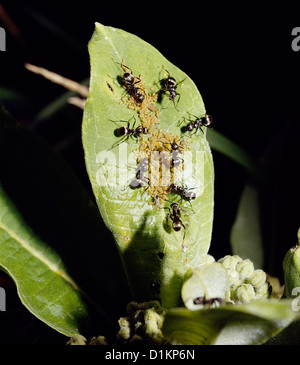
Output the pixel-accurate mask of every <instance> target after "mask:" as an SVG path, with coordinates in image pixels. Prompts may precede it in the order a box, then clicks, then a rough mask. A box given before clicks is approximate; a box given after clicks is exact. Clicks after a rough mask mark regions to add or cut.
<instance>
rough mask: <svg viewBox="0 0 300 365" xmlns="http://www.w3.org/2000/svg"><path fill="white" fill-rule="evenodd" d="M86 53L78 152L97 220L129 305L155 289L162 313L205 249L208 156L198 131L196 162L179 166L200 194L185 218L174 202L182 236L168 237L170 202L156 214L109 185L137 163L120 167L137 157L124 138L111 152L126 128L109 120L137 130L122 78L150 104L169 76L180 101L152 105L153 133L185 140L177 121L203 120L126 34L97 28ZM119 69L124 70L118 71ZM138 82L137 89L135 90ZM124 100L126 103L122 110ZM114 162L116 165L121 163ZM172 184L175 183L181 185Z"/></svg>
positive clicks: (184, 88)
mask: <svg viewBox="0 0 300 365" xmlns="http://www.w3.org/2000/svg"><path fill="white" fill-rule="evenodd" d="M89 51H90V56H91V82H90V91H89V97H88V100H87V104H86V107H85V111H84V120H83V145H84V150H85V159H86V165H87V170H88V174H89V177H90V180H91V183H92V187H93V191H94V194H95V197H96V200H97V203H98V206H99V209H100V212H101V215H102V217H103V220H104V222H105V223H106V225H107V226H108V228H109V229H110V230H111V231H112V233H113V235H114V238H115V240H116V242H117V245H118V248H119V251H120V254H121V257H122V260H123V262H124V266H125V269H126V272H127V275H128V279H129V283H130V286H131V288H132V291H133V294H134V297H135V299H136V300H143V301H144V300H150V299H156V298H159V296H158V295H157V294H156V293H155V291H153V289H152V288H151V283H152V282H153V281H156V282H159V283H160V288H161V290H160V298H161V301H162V304H163V306H164V307H167V308H168V307H172V306H175V305H177V304H179V302H180V288H181V285H182V280H183V277H184V275H185V273H186V272H187V271H188V270H189V269H190V268H191V267H195V266H197V265H199V264H200V263H203V262H205V259H206V253H207V251H208V248H209V245H210V239H211V229H212V215H213V164H212V158H211V152H210V148H209V145H208V143H207V141H206V138H205V133H201V132H200V131H198V133H197V134H194V135H193V137H191V141H190V142H191V146H192V150H193V151H194V152H195V151H198V152H199V154H198V155H196V154H193V155H192V157H191V160H188V159H187V160H186V159H185V163H187V164H188V163H190V164H191V165H192V164H193V165H194V167H195V169H194V170H195V171H196V172H195V173H194V174H198V175H197V176H196V178H197V179H196V180H195V181H196V182H194V184H195V185H191V184H192V183H193V182H192V181H193V180H192V177H194V176H189V178H188V179H185V183H186V184H187V186H188V187H189V188H198V191H199V192H200V193H199V194H198V195H197V198H196V199H195V200H194V201H193V204H192V210H191V206H190V204H189V203H188V202H185V201H182V202H181V201H180V199H178V198H176V199H177V201H178V202H179V203H180V205H181V206H182V207H183V209H184V212H183V213H182V222H183V223H184V225H185V227H186V229H182V230H181V231H180V232H175V231H174V230H172V228H171V227H170V225H169V226H168V225H167V224H166V217H167V214H168V207H170V202H169V200H170V199H171V200H172V199H175V198H174V197H173V196H172V194H169V195H168V196H167V200H168V201H163V203H162V205H161V206H160V207H159V208H158V207H156V206H155V204H154V205H153V204H152V205H149V202H150V203H151V201H152V200H153V199H151V197H150V196H149V195H148V193H147V191H145V190H144V189H131V188H130V187H129V183H130V178H128V179H127V180H126V179H125V182H124V181H123V184H116V178H117V177H118V176H119V177H120V176H124V175H125V174H126V172H127V171H128V170H130V168H128V165H129V166H131V171H132V172H131V179H133V177H134V169H135V167H136V161H135V160H134V159H133V160H131V161H130V160H126V156H130V153H131V152H133V151H134V150H137V149H138V148H139V143H136V141H134V139H133V138H129V139H128V140H127V141H126V143H122V144H120V146H119V149H120V151H121V152H120V151H119V149H118V148H112V147H113V146H115V145H116V143H118V140H120V137H119V139H118V138H117V137H116V136H115V135H114V131H115V130H116V128H118V127H119V128H120V127H121V126H124V125H126V124H124V123H123V124H122V123H119V124H118V123H113V122H112V120H113V121H128V120H131V121H133V119H132V118H133V117H134V118H135V119H136V121H137V123H136V125H135V126H137V125H139V124H140V122H141V120H140V119H141V118H142V117H141V110H138V108H137V107H136V106H135V105H134V103H133V102H132V100H129V101H128V99H127V98H128V94H126V90H125V89H124V87H122V83H121V82H119V81H120V80H122V75H123V73H124V72H125V71H126V72H132V74H133V75H134V76H135V77H140V78H141V80H142V81H141V82H142V83H143V84H144V85H145V87H146V89H145V93H146V94H147V95H152V96H153V94H155V92H156V91H158V90H159V88H160V84H159V82H160V80H161V79H163V78H166V77H168V73H169V74H170V75H171V76H172V77H174V78H175V79H176V80H177V82H179V84H178V89H177V91H178V93H180V100H179V98H178V100H179V102H178V105H177V106H176V105H174V104H173V102H172V101H170V100H169V97H168V94H167V93H166V95H163V96H162V100H161V101H159V100H158V101H157V102H156V103H155V107H154V108H153V105H152V110H155V112H157V111H158V110H160V114H159V118H158V119H159V122H158V124H157V125H156V127H158V128H160V130H161V131H162V132H163V133H168V135H172V136H174V138H175V137H180V138H184V137H185V138H186V136H183V133H182V132H181V128H180V123H184V122H185V123H187V121H186V120H184V117H185V118H187V119H189V118H192V116H193V115H197V116H199V117H200V116H204V115H205V108H204V104H203V101H202V98H201V96H200V94H199V92H198V90H197V88H196V86H195V85H194V83H193V82H192V80H191V79H190V78H189V77H188V76H187V75H186V74H185V73H183V72H182V71H180V70H179V69H178V68H177V67H175V66H174V65H173V64H171V63H170V62H169V61H167V60H166V59H165V58H164V57H163V56H162V55H161V54H160V53H159V52H158V51H157V50H156V49H155V48H153V47H152V46H151V45H149V44H148V43H146V42H144V41H142V40H141V39H139V38H138V37H136V36H134V35H132V34H129V33H126V32H125V31H122V30H119V29H115V28H111V27H105V26H103V25H101V24H98V23H97V24H96V30H95V32H94V35H93V37H92V40H91V41H90V44H89ZM122 61H124V63H125V65H126V67H123V69H122V67H121V66H122V65H121V63H122ZM128 68H130V69H128ZM124 70H125V71H124ZM141 82H140V81H139V82H138V83H137V85H136V87H140V88H142V83H141ZM124 99H125V101H126V100H127V103H124V102H122V100H123V101H124ZM128 106H129V107H130V108H129V107H128ZM175 106H176V107H175ZM152 110H150V111H149V110H148V111H146V114H147V118H150V116H149V115H152V118H155V113H154V112H152ZM156 115H157V114H156ZM131 127H132V124H131ZM145 138H147V137H145ZM119 154H120V155H119ZM195 156H196V157H195ZM120 157H123V161H122V162H121V158H120ZM124 157H125V162H124ZM198 157H200V158H198ZM129 161H130V162H129ZM199 174H200V177H199ZM178 180H179V181H175V182H176V183H178V184H180V179H178ZM199 184H200V185H201V186H199ZM195 191H197V190H195ZM163 208H166V209H163ZM160 253H163V254H164V257H163V260H161V259H160V258H159V254H160Z"/></svg>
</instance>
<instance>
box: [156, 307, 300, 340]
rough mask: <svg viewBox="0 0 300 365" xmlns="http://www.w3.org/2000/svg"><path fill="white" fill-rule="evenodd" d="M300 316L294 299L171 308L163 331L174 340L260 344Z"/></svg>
mask: <svg viewBox="0 0 300 365" xmlns="http://www.w3.org/2000/svg"><path fill="white" fill-rule="evenodd" d="M299 318H300V313H299V312H295V311H293V310H292V307H291V301H290V300H281V301H273V300H266V301H253V302H251V303H247V304H238V305H226V306H221V307H219V308H213V309H201V310H199V311H189V310H187V309H184V308H174V309H170V310H169V311H168V312H167V314H166V317H165V322H164V325H163V334H164V336H165V337H166V338H167V339H169V340H170V341H171V342H172V343H173V344H182V345H259V344H262V343H264V342H266V341H267V340H268V339H269V338H271V337H272V336H275V335H276V334H277V333H279V332H280V331H281V330H283V329H284V328H286V327H287V326H288V325H289V324H290V323H291V322H293V321H295V320H297V319H299Z"/></svg>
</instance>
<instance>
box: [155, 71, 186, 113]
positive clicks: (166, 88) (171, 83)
mask: <svg viewBox="0 0 300 365" xmlns="http://www.w3.org/2000/svg"><path fill="white" fill-rule="evenodd" d="M166 71H167V70H166ZM167 73H168V77H167V78H165V79H161V80H160V84H161V89H160V90H159V93H166V92H169V100H171V101H173V102H174V106H175V98H176V96H179V98H178V100H177V103H176V106H177V104H178V103H179V100H180V97H181V96H180V94H179V93H178V92H177V86H178V85H179V84H180V83H181V82H182V81H184V80H182V81H180V82H176V80H175V78H174V77H172V76H171V75H170V73H169V72H168V71H167ZM176 106H175V108H176ZM176 109H177V108H176Z"/></svg>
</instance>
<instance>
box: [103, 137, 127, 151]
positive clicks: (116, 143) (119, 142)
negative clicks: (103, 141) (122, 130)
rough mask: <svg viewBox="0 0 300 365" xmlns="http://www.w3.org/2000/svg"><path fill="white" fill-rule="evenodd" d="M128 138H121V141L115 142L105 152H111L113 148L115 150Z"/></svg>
mask: <svg viewBox="0 0 300 365" xmlns="http://www.w3.org/2000/svg"><path fill="white" fill-rule="evenodd" d="M128 138H129V136H124V137H123V140H121V141H116V142H115V143H114V144H113V145H112V146H111V148H109V149H108V150H107V151H110V150H112V149H113V148H116V147H118V146H119V145H120V144H121V143H123V142H125V141H127V139H128Z"/></svg>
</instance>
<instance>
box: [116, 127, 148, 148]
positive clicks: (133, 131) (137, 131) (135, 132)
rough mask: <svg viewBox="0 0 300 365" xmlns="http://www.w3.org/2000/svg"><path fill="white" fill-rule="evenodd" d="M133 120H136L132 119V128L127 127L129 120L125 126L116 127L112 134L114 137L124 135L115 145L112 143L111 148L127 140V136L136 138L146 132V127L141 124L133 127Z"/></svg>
mask: <svg viewBox="0 0 300 365" xmlns="http://www.w3.org/2000/svg"><path fill="white" fill-rule="evenodd" d="M120 122H125V123H126V122H127V121H123V120H120ZM135 122H136V120H134V123H133V126H132V128H130V127H129V126H130V122H129V121H128V122H127V127H121V128H118V129H116V130H115V132H114V134H115V136H116V137H125V138H123V140H122V141H120V142H119V143H117V145H116V146H115V145H114V146H113V147H112V148H115V147H117V146H118V145H119V144H121V143H123V142H125V141H127V139H128V138H129V137H134V138H138V137H140V135H141V134H148V128H147V127H142V126H141V125H139V126H138V127H137V128H134V126H135Z"/></svg>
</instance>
